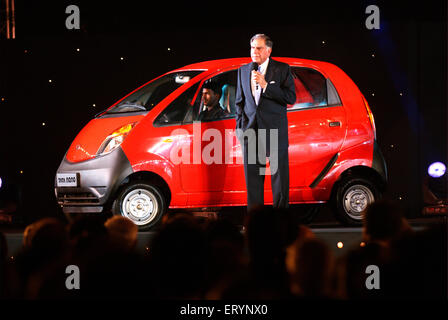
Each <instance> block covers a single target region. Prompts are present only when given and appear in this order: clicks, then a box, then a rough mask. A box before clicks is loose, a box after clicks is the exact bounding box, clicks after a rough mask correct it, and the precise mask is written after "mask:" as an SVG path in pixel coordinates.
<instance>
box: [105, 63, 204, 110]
mask: <svg viewBox="0 0 448 320" xmlns="http://www.w3.org/2000/svg"><path fill="white" fill-rule="evenodd" d="M201 72H202V71H182V72H174V73H169V74H167V75H164V76H162V77H160V78H158V79H157V80H155V81H152V82H150V83H148V84H147V85H146V86H144V87H143V88H140V89H139V90H137V91H136V92H134V93H132V94H131V95H129V96H128V97H126V98H125V99H123V100H122V101H120V102H119V103H117V104H116V105H115V106H113V107H112V108H111V109H109V110H108V111H107V112H106V114H111V113H125V112H138V111H149V110H151V109H152V108H154V107H155V106H156V105H157V104H158V103H159V102H160V101H162V100H163V99H165V98H166V97H167V96H168V95H169V94H170V93H171V92H173V91H174V90H176V89H177V88H179V87H180V86H182V85H183V84H185V83H187V82H188V81H190V80H191V79H193V78H194V77H195V76H197V75H198V74H200V73H201Z"/></svg>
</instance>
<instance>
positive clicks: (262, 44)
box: [250, 34, 273, 64]
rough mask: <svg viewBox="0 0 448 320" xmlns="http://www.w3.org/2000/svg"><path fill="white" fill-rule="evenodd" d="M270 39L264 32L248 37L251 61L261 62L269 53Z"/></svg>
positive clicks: (270, 47)
mask: <svg viewBox="0 0 448 320" xmlns="http://www.w3.org/2000/svg"><path fill="white" fill-rule="evenodd" d="M272 45H273V43H272V40H271V38H269V37H268V36H267V35H265V34H256V35H254V36H253V37H252V38H251V39H250V57H251V58H252V62H255V63H258V64H262V63H263V62H265V61H266V59H267V58H269V56H270V55H271V52H272Z"/></svg>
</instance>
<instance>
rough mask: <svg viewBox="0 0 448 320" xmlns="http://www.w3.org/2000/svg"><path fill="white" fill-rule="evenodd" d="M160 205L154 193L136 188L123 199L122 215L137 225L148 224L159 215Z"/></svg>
mask: <svg viewBox="0 0 448 320" xmlns="http://www.w3.org/2000/svg"><path fill="white" fill-rule="evenodd" d="M158 209H159V207H158V204H157V200H156V198H155V196H154V194H153V193H152V192H150V191H148V190H146V189H134V190H132V191H131V192H129V193H128V194H127V195H126V196H125V197H124V199H123V202H122V205H121V215H122V216H124V217H125V218H128V219H130V220H132V221H133V222H134V223H135V224H136V225H146V224H148V223H150V222H151V221H152V220H153V219H154V218H155V217H156V215H157V211H158Z"/></svg>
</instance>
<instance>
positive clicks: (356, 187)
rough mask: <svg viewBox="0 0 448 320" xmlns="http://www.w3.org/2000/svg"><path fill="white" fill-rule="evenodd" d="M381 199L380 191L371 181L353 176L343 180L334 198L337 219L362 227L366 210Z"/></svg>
mask: <svg viewBox="0 0 448 320" xmlns="http://www.w3.org/2000/svg"><path fill="white" fill-rule="evenodd" d="M379 198H380V192H379V189H378V187H377V186H376V185H375V184H374V183H373V182H371V181H370V180H368V179H365V178H361V177H353V176H347V177H345V178H342V180H341V181H340V182H339V184H338V185H337V190H336V192H335V195H334V197H333V207H334V209H335V213H336V218H337V219H338V220H339V221H340V222H342V223H343V224H346V225H361V224H362V223H363V219H364V210H365V209H366V208H367V206H368V205H369V204H371V203H373V202H375V201H376V200H378V199H379Z"/></svg>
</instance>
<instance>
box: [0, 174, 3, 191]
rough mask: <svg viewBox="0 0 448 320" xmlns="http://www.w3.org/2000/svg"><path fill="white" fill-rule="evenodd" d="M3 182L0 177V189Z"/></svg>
mask: <svg viewBox="0 0 448 320" xmlns="http://www.w3.org/2000/svg"><path fill="white" fill-rule="evenodd" d="M2 184H3V181H2V177H0V189H1V187H2Z"/></svg>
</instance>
